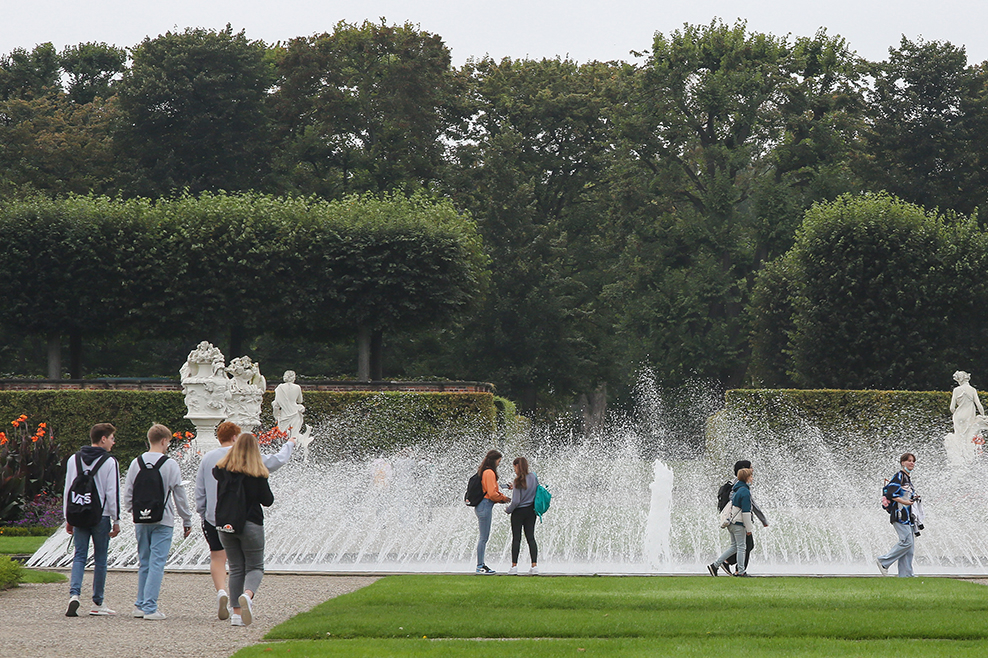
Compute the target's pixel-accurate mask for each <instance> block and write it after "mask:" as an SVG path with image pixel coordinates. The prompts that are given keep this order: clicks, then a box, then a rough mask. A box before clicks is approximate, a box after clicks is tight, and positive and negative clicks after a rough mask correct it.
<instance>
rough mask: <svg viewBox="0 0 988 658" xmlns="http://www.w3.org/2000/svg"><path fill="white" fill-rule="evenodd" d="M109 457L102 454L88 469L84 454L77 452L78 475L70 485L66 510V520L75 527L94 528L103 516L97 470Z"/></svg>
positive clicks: (76, 468)
mask: <svg viewBox="0 0 988 658" xmlns="http://www.w3.org/2000/svg"><path fill="white" fill-rule="evenodd" d="M109 458H110V455H101V456H100V457H99V458H98V459H97V460H96V461H94V462H93V463H92V464H90V466H89V469H88V470H87V469H86V468H85V465H84V464H83V463H82V455H80V454H79V453H76V454H75V470H76V476H75V479H74V480H72V484H71V485H70V486H69V495H68V498H69V500H68V504H67V505H66V510H65V522H66V523H68V524H69V525H70V526H72V527H73V528H94V527H96V526H98V525H99V522H100V520H101V519H102V518H103V500H101V499H100V497H99V490H98V489H97V488H96V471H98V470H99V467H100V466H102V465H103V464H104V463H106V460H108V459H109Z"/></svg>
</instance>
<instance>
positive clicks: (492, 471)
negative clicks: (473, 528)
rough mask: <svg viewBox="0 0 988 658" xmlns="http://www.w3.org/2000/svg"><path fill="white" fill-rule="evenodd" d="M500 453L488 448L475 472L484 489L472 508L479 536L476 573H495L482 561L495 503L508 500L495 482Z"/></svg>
mask: <svg viewBox="0 0 988 658" xmlns="http://www.w3.org/2000/svg"><path fill="white" fill-rule="evenodd" d="M501 457H502V455H501V453H500V452H498V451H497V450H490V451H488V453H487V454H486V455H485V456H484V461H482V462H480V466H479V467H478V468H477V472H478V473H480V483H481V486H482V487H483V489H484V498H483V500H481V501H480V503H478V504H477V506H476V507H475V508H474V512H475V513H476V514H477V524H478V525H479V526H480V538H479V539H478V540H477V573H480V574H492V573H495V572H494V570H493V569H491V568H490V567H489V566H487V564H486V563H485V562H484V554H485V552H486V551H487V540H488V539H490V536H491V517H492V515H493V512H494V505H495V504H496V503H506V502H508V500H509V499H508V497H507V496H505V495H504V494H502V493H501V489H500V488H499V487H498V484H497V467H498V465H499V464H500V463H501Z"/></svg>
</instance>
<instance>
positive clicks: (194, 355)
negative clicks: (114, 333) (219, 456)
mask: <svg viewBox="0 0 988 658" xmlns="http://www.w3.org/2000/svg"><path fill="white" fill-rule="evenodd" d="M225 363H226V359H225V357H224V356H223V353H222V352H221V351H220V350H219V348H218V347H214V346H213V345H212V344H211V343H209V342H208V341H202V342H201V343H199V345H197V346H196V348H195V349H194V350H192V351H191V352H189V356H188V357H187V358H186V360H185V363H184V364H183V365H182V367H181V368H180V369H179V374H181V376H182V392H183V393H185V406H186V407H187V408H188V410H189V412H188V413H187V414H186V415H185V417H186V418H188V419H189V420H190V421H192V424H193V425H195V427H196V439H195V442H196V450H198V451H199V452H206V451H208V450H211V449H212V448H215V447H218V446H219V441H218V440H217V439H216V426H217V425H219V424H220V423H221V422H222V421H223V420H225V419H226V414H227V407H228V405H229V402H230V399H231V397H232V396H231V393H230V377H229V375H227V372H226V367H225Z"/></svg>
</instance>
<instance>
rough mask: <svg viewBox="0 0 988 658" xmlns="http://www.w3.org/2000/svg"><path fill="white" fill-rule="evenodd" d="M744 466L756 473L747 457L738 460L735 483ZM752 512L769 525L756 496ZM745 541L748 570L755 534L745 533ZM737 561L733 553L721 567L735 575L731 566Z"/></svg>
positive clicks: (765, 525) (763, 525)
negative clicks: (756, 500)
mask: <svg viewBox="0 0 988 658" xmlns="http://www.w3.org/2000/svg"><path fill="white" fill-rule="evenodd" d="M742 468H751V470H752V473H754V471H755V469H754V468H752V466H751V462H750V461H748V460H747V459H741V460H738V461H737V462H735V464H734V478H735V484H736V483H737V477H738V471H740V470H741V469H742ZM732 491H733V486H732ZM751 513H752V514H754V515H755V518H756V519H758V521H759V522H760V523H761V524H762V527H765V528H767V527H768V519H767V518H766V517H765V513H764V512H762V510H761V509H760V508H759V507H758V505H757V504H756V503H755V499H754V498H752V499H751ZM744 541H745V546H744V570H745V571H747V570H748V562H749V561H750V560H751V551H752V550H753V549H754V548H755V540H754V535H753V534H752V533H748V534H747V535H745V540H744ZM737 563H738V556H737V555H732V556H731V557H729V558H727V559H726V560H725V561H724V564H722V565H720V567H721V569H723V570H724V571H726V572H727V575H728V576H733V575H734V572H733V571H731V567H733V566H735V565H736V564H737Z"/></svg>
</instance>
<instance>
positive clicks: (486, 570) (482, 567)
mask: <svg viewBox="0 0 988 658" xmlns="http://www.w3.org/2000/svg"><path fill="white" fill-rule="evenodd" d="M477 573H482V574H484V575H487V574H492V573H497V572H496V571H494V570H493V569H491V568H490V567H489V566H487V565H486V564H482V565H480V566H479V567H477Z"/></svg>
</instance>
